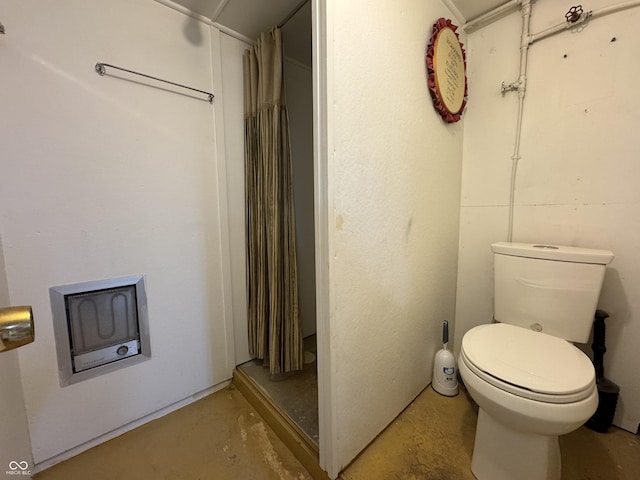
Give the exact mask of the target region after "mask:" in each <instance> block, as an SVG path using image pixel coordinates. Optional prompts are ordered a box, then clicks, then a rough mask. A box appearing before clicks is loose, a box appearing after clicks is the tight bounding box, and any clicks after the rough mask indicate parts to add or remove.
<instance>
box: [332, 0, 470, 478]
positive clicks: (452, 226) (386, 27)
mask: <svg viewBox="0 0 640 480" xmlns="http://www.w3.org/2000/svg"><path fill="white" fill-rule="evenodd" d="M441 16H445V17H449V18H451V14H450V13H449V12H448V11H447V9H446V8H444V7H443V6H442V4H441V3H440V2H414V1H408V0H404V1H399V2H375V3H373V4H372V3H371V2H365V1H353V2H333V4H332V5H331V10H330V11H329V14H328V25H327V44H329V45H330V48H331V51H332V53H331V54H330V57H329V58H328V71H329V74H328V75H329V77H328V79H327V82H328V86H327V90H328V92H329V97H328V99H327V108H328V109H329V116H330V119H331V120H330V122H329V125H328V128H329V133H328V137H329V145H328V150H329V158H328V159H327V161H328V180H327V181H328V184H329V185H330V190H329V191H330V192H331V195H332V198H330V199H329V205H333V206H334V209H333V211H330V212H329V227H330V229H332V231H331V233H330V234H329V235H330V237H331V239H330V241H329V246H330V251H329V258H330V263H331V266H330V271H329V277H330V280H329V282H330V285H329V288H330V290H331V294H330V297H331V298H332V301H333V304H332V305H331V306H330V312H331V315H330V320H329V324H330V326H329V330H330V332H329V338H328V342H329V343H330V351H331V358H330V359H325V360H322V359H321V360H322V361H325V362H327V365H329V367H328V368H330V375H331V387H330V388H331V390H332V392H333V395H332V399H331V403H332V405H330V406H329V407H328V409H329V410H330V411H331V414H330V415H332V416H333V425H334V428H335V429H334V431H333V442H334V443H333V448H334V451H335V452H336V455H337V458H336V459H335V461H334V463H336V464H337V465H338V467H339V468H342V467H344V466H345V465H346V464H347V463H348V462H349V461H351V460H352V459H353V458H354V456H355V455H356V454H357V453H358V452H360V451H361V450H362V449H363V448H364V447H365V446H366V445H367V443H368V442H370V441H371V440H372V439H373V438H374V437H375V436H376V435H377V434H378V433H379V432H380V431H381V430H382V429H383V428H384V427H385V426H386V425H387V424H389V422H391V421H392V420H393V418H394V417H395V416H396V415H397V414H398V413H399V412H400V411H401V410H402V409H403V408H404V407H406V406H407V405H408V404H409V402H410V401H411V400H412V399H413V398H414V397H415V396H416V395H417V394H418V393H419V392H420V391H421V390H422V389H423V388H424V387H425V386H426V385H427V384H428V383H429V381H430V379H431V370H432V365H433V363H432V361H433V355H434V353H435V351H436V350H437V348H439V346H440V341H441V325H442V320H443V319H449V320H451V319H452V318H453V314H454V304H455V283H456V256H457V245H458V224H459V216H458V213H459V202H460V172H461V158H462V124H461V123H458V124H453V125H447V124H445V123H444V122H443V121H442V120H441V118H440V116H439V115H438V114H437V113H436V111H435V110H434V108H433V106H432V102H431V99H430V97H429V93H428V89H427V80H426V72H425V61H424V57H425V53H426V47H427V44H428V40H429V36H430V33H431V27H432V25H433V22H435V20H436V19H437V18H438V17H441ZM356 25H357V28H354V26H356ZM463 41H464V39H463ZM325 408H327V407H326V406H325ZM330 473H332V472H330Z"/></svg>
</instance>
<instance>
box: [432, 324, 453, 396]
mask: <svg viewBox="0 0 640 480" xmlns="http://www.w3.org/2000/svg"><path fill="white" fill-rule="evenodd" d="M448 344H449V322H447V321H446V320H445V321H444V322H442V350H438V352H437V353H436V357H435V359H434V361H433V380H432V381H431V386H432V387H433V389H434V390H435V391H436V392H438V393H439V394H441V395H445V396H447V397H453V396H455V395H457V394H458V377H457V372H456V359H455V357H454V356H453V353H451V352H450V351H449V350H447V346H448Z"/></svg>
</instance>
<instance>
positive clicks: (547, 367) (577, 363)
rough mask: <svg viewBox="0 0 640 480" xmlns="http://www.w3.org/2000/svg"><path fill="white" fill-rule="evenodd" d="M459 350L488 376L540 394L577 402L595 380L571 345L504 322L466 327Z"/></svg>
mask: <svg viewBox="0 0 640 480" xmlns="http://www.w3.org/2000/svg"><path fill="white" fill-rule="evenodd" d="M462 353H463V356H464V357H466V360H467V361H468V362H471V363H472V364H473V366H474V367H476V369H478V370H480V371H482V372H485V373H487V374H488V375H489V376H490V377H493V378H495V379H497V380H498V381H501V382H504V383H505V384H507V385H511V386H515V387H519V388H520V389H526V390H530V391H532V392H537V393H538V394H542V396H545V395H549V396H561V397H567V400H568V399H569V398H573V399H574V400H573V401H576V399H577V398H585V397H586V396H588V395H589V394H590V393H591V391H592V390H593V386H594V383H595V369H594V367H593V364H592V363H591V360H589V358H588V357H587V356H586V355H585V354H584V353H583V352H582V351H581V350H579V349H578V348H576V347H575V346H574V345H572V344H571V343H569V342H567V341H566V340H563V339H561V338H558V337H554V336H551V335H547V334H545V333H541V332H534V331H533V330H527V329H525V328H522V327H516V326H513V325H509V324H505V323H493V324H489V325H480V326H478V327H475V328H472V329H471V330H469V331H468V332H467V333H466V334H465V336H464V337H463V338H462ZM474 370H475V369H474ZM488 381H490V380H488ZM491 383H493V382H491ZM525 396H527V395H525ZM550 401H553V400H550Z"/></svg>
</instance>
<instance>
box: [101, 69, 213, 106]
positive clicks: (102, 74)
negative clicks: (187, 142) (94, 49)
mask: <svg viewBox="0 0 640 480" xmlns="http://www.w3.org/2000/svg"><path fill="white" fill-rule="evenodd" d="M105 67H109V68H115V69H116V70H121V71H123V72H127V73H131V74H133V75H140V76H141V77H145V78H150V79H152V80H157V81H158V82H163V83H168V84H170V85H174V86H176V87H180V88H186V89H187V90H192V91H194V92H198V93H204V94H205V95H207V97H208V101H209V103H213V93H209V92H205V91H204V90H198V89H197V88H192V87H187V86H186V85H181V84H180V83H175V82H170V81H169V80H163V79H161V78H158V77H152V76H151V75H146V74H144V73H140V72H134V71H133V70H128V69H126V68H122V67H116V66H115V65H110V64H108V63H101V62H98V63H96V66H95V69H96V72H97V73H98V74H99V75H100V76H104V75H105V74H106V73H107V72H106V70H105Z"/></svg>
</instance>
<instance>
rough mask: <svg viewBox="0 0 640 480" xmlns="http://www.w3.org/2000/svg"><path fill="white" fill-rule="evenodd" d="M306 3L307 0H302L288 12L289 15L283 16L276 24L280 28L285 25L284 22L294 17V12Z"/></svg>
mask: <svg viewBox="0 0 640 480" xmlns="http://www.w3.org/2000/svg"><path fill="white" fill-rule="evenodd" d="M307 3H309V0H302V1H301V2H300V3H299V4H298V5H297V6H296V7H295V8H294V9H293V10H291V11H290V12H289V15H287V16H286V17H284V20H282V21H281V22H280V23H279V24H278V28H282V27H284V26H285V24H286V23H287V22H288V21H289V20H291V19H292V18H293V17H295V15H296V13H298V12H299V11H300V9H301V8H302V7H304V6H305V5H306V4H307Z"/></svg>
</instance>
